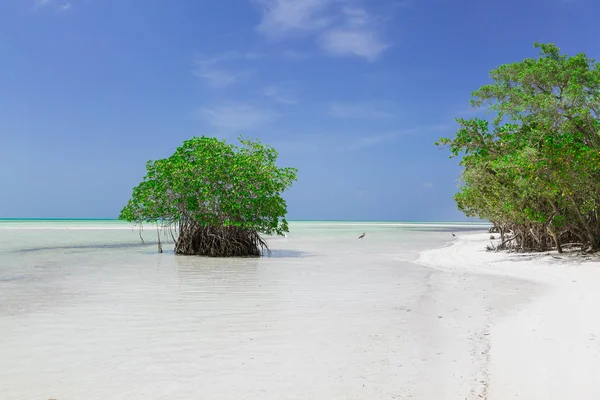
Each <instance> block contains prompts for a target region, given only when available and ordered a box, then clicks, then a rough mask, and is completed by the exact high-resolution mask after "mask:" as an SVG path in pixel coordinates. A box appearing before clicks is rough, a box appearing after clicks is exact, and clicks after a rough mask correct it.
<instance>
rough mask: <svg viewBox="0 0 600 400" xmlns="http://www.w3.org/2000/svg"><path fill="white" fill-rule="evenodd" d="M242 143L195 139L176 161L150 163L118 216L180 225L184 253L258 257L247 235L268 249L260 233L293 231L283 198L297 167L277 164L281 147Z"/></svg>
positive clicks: (178, 153)
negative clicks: (237, 144)
mask: <svg viewBox="0 0 600 400" xmlns="http://www.w3.org/2000/svg"><path fill="white" fill-rule="evenodd" d="M240 142H241V144H242V146H240V147H237V146H234V145H232V144H227V143H226V142H225V141H224V140H218V139H215V138H209V137H200V138H197V137H195V138H192V139H190V140H187V141H185V142H184V143H183V145H182V146H181V147H179V148H178V149H177V150H176V151H175V153H174V154H173V155H172V156H171V157H169V158H166V159H162V160H157V161H149V162H148V163H147V164H146V169H147V173H146V176H145V177H144V180H143V181H142V182H141V183H140V184H139V185H138V186H136V187H135V188H134V189H133V195H132V198H131V199H130V200H129V202H128V203H127V205H126V206H125V208H123V210H122V211H121V214H120V216H119V219H123V220H126V221H130V222H136V223H148V222H151V223H158V224H161V225H163V226H171V227H176V228H178V233H179V236H178V239H177V243H176V246H175V249H176V252H179V253H184V254H206V255H214V256H218V255H250V254H253V255H256V254H257V249H255V248H254V247H253V246H249V247H248V243H246V241H245V239H244V240H243V239H242V237H244V238H248V237H250V236H251V237H252V240H251V241H252V243H253V244H256V245H258V246H259V247H262V246H263V245H265V243H264V242H263V241H262V240H261V239H260V237H259V236H258V233H263V234H267V235H272V234H278V235H283V234H284V232H287V231H288V224H287V221H286V219H285V215H286V213H287V206H286V202H285V200H284V199H283V198H282V197H281V194H282V192H284V191H285V190H286V189H287V188H289V187H290V186H291V184H292V183H293V182H294V181H295V180H296V173H297V170H296V169H294V168H279V167H277V166H276V164H275V163H276V160H277V156H278V154H277V152H276V151H275V149H273V148H271V147H269V146H265V145H263V144H261V143H260V142H259V141H251V140H246V139H241V138H240ZM248 235H250V236H248ZM237 242H240V243H242V242H243V245H242V244H240V245H239V246H237V245H236V243H237ZM238 244H239V243H238ZM236 246H237V250H235V249H234V248H236ZM244 246H245V247H244ZM265 246H266V245H265ZM217 248H218V249H217ZM232 249H233V250H232ZM251 250H252V251H251ZM246 253H247V254H246Z"/></svg>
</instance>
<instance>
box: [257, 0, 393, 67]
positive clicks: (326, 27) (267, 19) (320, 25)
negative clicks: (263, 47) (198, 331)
mask: <svg viewBox="0 0 600 400" xmlns="http://www.w3.org/2000/svg"><path fill="white" fill-rule="evenodd" d="M258 4H259V5H260V6H261V7H262V11H263V16H262V20H261V22H260V24H259V25H258V27H257V30H258V31H259V32H260V33H262V34H263V35H265V36H266V37H268V38H270V39H283V38H285V37H288V36H293V35H294V34H299V33H302V34H313V35H315V37H316V38H317V42H318V44H319V46H320V47H321V48H322V49H323V50H325V51H326V52H327V53H328V54H329V55H332V56H356V57H363V58H366V59H367V60H369V61H374V60H376V59H377V58H378V57H379V56H380V55H381V54H382V53H383V52H384V51H385V50H386V49H387V48H389V47H390V44H389V43H387V42H385V41H384V40H383V39H382V37H381V32H380V30H381V27H382V25H383V24H382V21H380V20H378V19H377V18H374V17H373V16H372V15H371V14H370V13H369V11H368V10H367V9H366V8H364V7H359V6H357V5H356V4H358V0H258ZM290 54H293V53H290ZM292 57H293V56H292ZM298 58H300V57H298Z"/></svg>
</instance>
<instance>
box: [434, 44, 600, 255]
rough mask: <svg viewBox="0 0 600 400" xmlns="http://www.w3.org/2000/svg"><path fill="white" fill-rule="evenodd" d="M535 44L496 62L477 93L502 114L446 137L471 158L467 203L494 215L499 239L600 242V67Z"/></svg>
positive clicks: (471, 211)
mask: <svg viewBox="0 0 600 400" xmlns="http://www.w3.org/2000/svg"><path fill="white" fill-rule="evenodd" d="M534 46H535V48H539V49H540V55H539V57H538V58H537V59H532V58H527V59H525V60H524V61H521V62H517V63H513V64H506V65H502V66H500V67H498V68H496V69H494V70H492V72H491V78H492V80H493V83H491V84H488V85H485V86H483V87H482V88H480V89H479V90H477V91H475V92H473V94H472V96H473V98H472V100H471V104H472V106H474V107H481V106H483V105H486V106H489V111H491V112H493V113H496V114H497V115H496V117H495V118H494V120H493V122H492V123H491V124H490V123H488V122H487V121H484V120H481V119H477V118H474V119H470V120H466V119H460V118H459V119H457V120H456V121H457V122H458V123H459V125H460V126H459V130H458V132H457V133H456V135H455V137H454V138H442V139H440V140H439V141H438V142H436V145H444V146H447V147H448V148H449V150H450V156H451V157H458V156H460V157H462V159H461V161H460V164H461V166H462V167H464V169H463V173H462V177H461V178H462V179H461V181H462V182H461V185H460V190H459V192H458V193H457V194H456V195H455V200H456V202H457V205H458V208H459V209H460V210H461V211H463V212H464V213H465V214H466V215H468V216H472V217H479V218H482V219H487V220H489V221H491V222H492V223H493V224H494V229H495V230H497V231H498V232H500V234H501V238H502V240H501V244H500V246H499V248H502V249H506V248H516V249H521V250H536V251H546V250H549V249H557V250H558V252H562V251H563V248H565V247H567V246H574V245H575V246H581V248H583V249H584V250H588V251H597V250H599V249H600V219H599V210H600V123H599V113H600V66H599V65H598V64H597V63H596V62H595V61H594V60H593V59H590V58H588V57H586V55H585V54H578V55H575V56H572V57H568V56H565V55H562V54H561V53H560V49H559V48H558V47H556V46H555V45H553V44H540V43H537V42H536V43H535V45H534Z"/></svg>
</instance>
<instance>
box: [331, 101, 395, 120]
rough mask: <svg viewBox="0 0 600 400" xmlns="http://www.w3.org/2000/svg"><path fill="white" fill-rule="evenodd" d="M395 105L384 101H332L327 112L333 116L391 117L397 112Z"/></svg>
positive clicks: (344, 117)
mask: <svg viewBox="0 0 600 400" xmlns="http://www.w3.org/2000/svg"><path fill="white" fill-rule="evenodd" d="M395 108H397V107H396V105H395V104H394V103H390V102H385V101H361V102H334V103H331V104H329V109H328V113H329V115H330V116H332V117H335V118H343V119H349V118H364V119H380V118H391V117H393V116H395V115H396V114H397V113H396V112H395V110H394V109H395Z"/></svg>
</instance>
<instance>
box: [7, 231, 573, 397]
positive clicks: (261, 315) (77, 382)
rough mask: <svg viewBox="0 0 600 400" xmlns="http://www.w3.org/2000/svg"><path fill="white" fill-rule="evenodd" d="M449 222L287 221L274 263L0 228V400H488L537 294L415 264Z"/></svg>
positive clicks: (446, 235) (540, 288)
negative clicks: (516, 320)
mask: <svg viewBox="0 0 600 400" xmlns="http://www.w3.org/2000/svg"><path fill="white" fill-rule="evenodd" d="M80 228H81V227H80ZM450 230H456V228H451V227H447V228H440V227H437V228H433V227H426V226H420V227H402V226H379V225H372V226H366V225H360V226H345V225H344V224H320V225H319V224H312V225H311V224H292V226H291V233H290V235H289V237H288V238H277V239H273V240H271V241H270V243H271V246H272V249H273V254H272V256H271V257H265V258H261V259H231V260H215V259H206V258H196V257H180V256H174V255H173V254H169V253H164V254H157V253H156V245H155V244H153V243H150V242H148V241H147V242H146V243H147V244H146V245H140V244H139V238H138V233H137V231H131V230H130V229H113V230H110V229H105V230H103V229H78V230H67V229H54V230H52V231H50V230H44V229H37V230H34V229H21V228H18V227H17V228H15V227H14V226H13V227H11V228H10V229H4V230H3V229H1V227H0V326H1V327H2V328H1V329H0V343H1V344H2V346H0V390H1V393H2V398H3V399H15V400H17V399H18V400H27V399H48V398H55V399H58V400H65V399H86V400H90V399H107V398H110V399H187V398H210V399H235V400H238V399H311V400H312V399H409V398H414V399H465V398H467V399H481V398H491V397H488V396H490V393H491V392H490V390H491V389H492V388H493V385H492V384H493V383H494V382H495V380H494V374H495V373H496V370H495V369H494V368H496V366H495V365H496V364H494V362H493V361H492V359H493V358H494V357H495V356H494V351H495V350H494V349H495V348H497V347H496V346H500V345H496V344H495V342H494V340H495V339H494V335H495V333H494V332H496V330H497V329H501V328H498V324H499V321H501V320H502V319H503V318H504V319H507V320H510V319H511V318H512V316H514V315H518V313H519V312H520V310H524V309H529V308H528V307H531V305H532V304H536V299H537V298H538V297H539V296H542V295H543V294H544V293H545V292H546V291H547V288H546V287H545V284H544V283H541V282H536V281H532V280H530V279H526V278H523V277H514V276H508V274H507V275H506V276H505V275H498V274H489V273H487V272H486V271H475V270H471V269H469V270H467V271H466V270H463V269H462V268H461V267H460V266H457V268H456V269H452V268H446V269H444V268H441V267H440V265H439V263H438V265H433V266H434V268H430V267H427V266H424V265H419V264H417V263H415V261H416V260H417V258H419V252H421V251H425V250H427V249H431V248H434V247H442V246H445V245H448V244H449V240H450V239H451V235H450ZM362 232H367V236H366V238H365V239H363V240H360V241H359V240H357V236H358V235H359V234H360V233H362ZM145 236H146V237H147V239H148V240H151V239H152V237H153V236H152V234H151V233H150V232H148V233H147V234H146V235H145ZM450 248H451V247H445V248H444V249H442V250H437V251H446V250H448V249H450ZM429 254H430V257H429V258H430V259H429V261H431V259H434V258H435V257H433V256H432V254H433V253H429ZM440 254H442V255H443V254H445V253H440ZM437 259H438V260H439V257H438V258H437ZM426 261H427V260H426ZM420 263H421V264H422V263H423V257H421V261H420ZM434 264H435V263H434ZM498 335H500V334H498ZM502 335H504V334H502ZM509 350H510V348H509ZM512 353H514V352H512ZM512 353H509V354H512ZM497 357H501V355H499V356H497ZM507 357H509V356H505V361H504V362H510V360H509V359H507ZM507 393H508V392H507ZM504 398H510V397H504ZM523 398H536V397H523ZM563 398H564V397H563ZM571 398H572V397H571Z"/></svg>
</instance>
